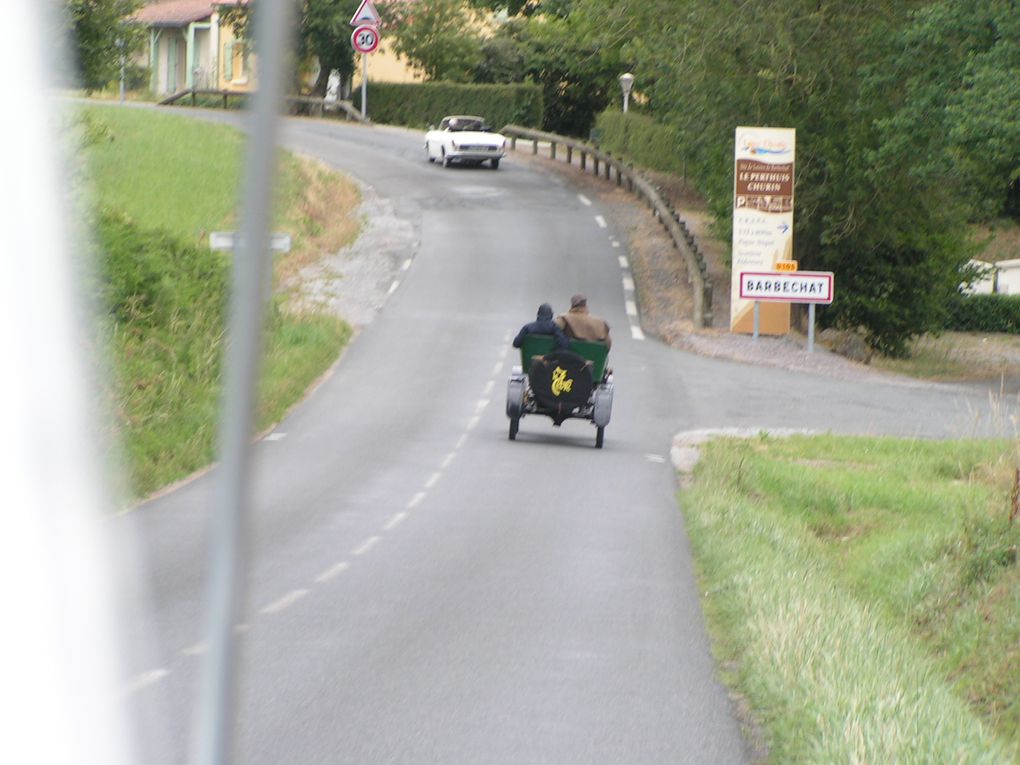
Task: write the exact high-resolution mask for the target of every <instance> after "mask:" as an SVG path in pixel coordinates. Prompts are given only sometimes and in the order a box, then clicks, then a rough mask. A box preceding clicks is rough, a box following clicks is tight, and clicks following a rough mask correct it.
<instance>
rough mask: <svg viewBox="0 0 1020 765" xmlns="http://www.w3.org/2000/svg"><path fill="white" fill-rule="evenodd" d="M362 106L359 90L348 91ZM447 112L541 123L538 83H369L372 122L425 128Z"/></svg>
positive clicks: (498, 122)
mask: <svg viewBox="0 0 1020 765" xmlns="http://www.w3.org/2000/svg"><path fill="white" fill-rule="evenodd" d="M351 95H352V99H353V101H354V105H355V106H356V107H357V108H358V109H360V108H361V90H360V89H356V90H355V91H354V93H352V94H351ZM448 114H473V115H477V116H480V117H484V118H485V120H486V122H488V124H489V125H491V126H492V127H494V128H496V129H499V128H501V127H503V126H504V125H507V124H511V123H512V124H514V125H523V126H525V127H540V126H541V125H542V89H541V88H540V87H539V86H538V85H532V84H514V85H461V84H456V83H447V82H422V83H384V82H380V83H377V84H373V83H371V82H370V83H369V84H368V116H369V118H370V119H372V121H373V122H381V123H384V124H387V125H404V126H406V127H413V128H421V129H425V128H427V127H428V126H429V125H437V124H439V120H441V119H442V118H443V117H445V116H446V115H448Z"/></svg>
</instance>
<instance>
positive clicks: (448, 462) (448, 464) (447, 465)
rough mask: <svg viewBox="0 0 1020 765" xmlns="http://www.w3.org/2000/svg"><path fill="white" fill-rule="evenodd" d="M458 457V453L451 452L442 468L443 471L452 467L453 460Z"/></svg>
mask: <svg viewBox="0 0 1020 765" xmlns="http://www.w3.org/2000/svg"><path fill="white" fill-rule="evenodd" d="M456 456H457V452H450V453H449V454H447V455H446V458H445V459H444V460H443V462H442V464H441V465H440V467H441V468H443V470H446V468H448V467H450V463H451V462H453V458H454V457H456Z"/></svg>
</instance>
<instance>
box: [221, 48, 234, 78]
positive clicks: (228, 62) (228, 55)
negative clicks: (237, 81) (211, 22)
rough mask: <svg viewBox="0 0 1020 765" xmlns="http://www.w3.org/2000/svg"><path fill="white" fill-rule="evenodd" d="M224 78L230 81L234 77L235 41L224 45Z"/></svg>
mask: <svg viewBox="0 0 1020 765" xmlns="http://www.w3.org/2000/svg"><path fill="white" fill-rule="evenodd" d="M223 79H225V80H227V81H228V82H229V81H230V80H232V79H234V43H232V42H228V43H227V44H226V45H224V46H223Z"/></svg>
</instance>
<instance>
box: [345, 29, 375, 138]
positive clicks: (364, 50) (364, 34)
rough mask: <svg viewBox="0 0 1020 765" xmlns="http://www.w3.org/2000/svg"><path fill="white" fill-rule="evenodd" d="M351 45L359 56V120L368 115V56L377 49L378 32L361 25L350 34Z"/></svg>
mask: <svg viewBox="0 0 1020 765" xmlns="http://www.w3.org/2000/svg"><path fill="white" fill-rule="evenodd" d="M351 45H352V46H353V47H354V50H356V51H358V53H360V54H361V119H362V120H364V119H365V117H366V116H367V114H368V109H367V104H368V54H369V53H371V52H372V51H374V50H375V49H376V48H378V47H379V30H378V29H376V28H375V26H373V25H372V24H361V25H360V26H358V27H357V28H356V29H355V30H354V32H352V33H351Z"/></svg>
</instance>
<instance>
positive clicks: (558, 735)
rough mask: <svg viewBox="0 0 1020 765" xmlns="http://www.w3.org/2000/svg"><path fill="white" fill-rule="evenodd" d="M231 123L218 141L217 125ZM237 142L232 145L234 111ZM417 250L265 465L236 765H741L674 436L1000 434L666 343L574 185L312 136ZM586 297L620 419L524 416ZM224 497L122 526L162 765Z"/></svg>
mask: <svg viewBox="0 0 1020 765" xmlns="http://www.w3.org/2000/svg"><path fill="white" fill-rule="evenodd" d="M204 116H205V117H206V118H209V117H210V115H208V114H206V115H204ZM212 118H215V119H233V118H232V117H230V116H229V115H213V116H212ZM284 135H285V143H286V145H287V146H288V147H289V148H292V149H296V150H299V151H301V152H302V153H305V154H309V155H312V156H315V157H317V158H319V159H320V160H322V161H323V162H325V163H326V164H328V165H331V166H333V167H336V168H338V169H340V170H343V171H345V172H348V173H350V174H351V175H353V176H355V177H357V178H359V179H360V180H361V181H362V182H364V183H367V184H369V185H371V186H372V187H373V189H374V190H375V192H376V193H377V194H378V195H379V196H380V197H382V198H385V199H386V200H387V202H388V204H391V205H392V209H393V210H394V211H395V214H396V215H398V216H400V217H402V218H403V219H405V220H406V221H407V222H408V223H409V225H410V230H411V231H413V232H414V235H413V237H411V239H410V240H409V243H408V252H407V258H408V259H409V260H410V264H409V266H408V267H407V268H406V269H404V270H401V271H399V273H398V277H397V280H396V281H395V282H394V286H393V289H392V293H391V295H390V297H389V298H388V300H387V303H386V305H385V306H384V308H383V309H382V310H381V311H380V312H379V314H378V315H377V316H376V317H375V319H374V320H373V321H372V322H371V323H370V324H369V325H368V326H366V327H365V328H364V329H363V331H362V332H361V333H360V334H359V335H358V337H357V338H356V340H355V341H354V342H353V344H352V345H351V347H350V348H349V349H348V351H347V352H346V353H345V355H344V357H343V358H342V360H341V361H340V362H339V363H338V364H337V366H336V367H335V369H334V372H333V374H332V375H331V376H330V377H329V379H327V380H326V381H325V382H324V383H323V384H322V385H321V387H319V388H318V390H317V391H316V392H315V393H314V395H312V396H310V397H309V398H308V399H307V400H306V401H304V402H303V403H302V404H301V405H299V406H298V407H296V408H295V410H294V411H293V412H292V413H291V414H290V416H289V417H288V418H287V419H286V420H285V421H284V422H282V423H280V425H279V426H278V427H277V428H276V429H275V431H274V432H273V433H272V434H271V435H270V436H269V437H268V438H266V439H264V440H263V441H261V442H259V443H258V444H257V445H256V447H255V449H256V453H257V458H256V467H257V477H256V479H255V483H254V486H253V488H254V491H253V497H254V502H253V507H252V508H251V520H252V559H251V566H250V573H249V580H248V581H249V607H248V610H247V613H248V618H247V619H246V621H245V623H244V624H243V625H239V630H241V631H242V634H243V638H242V645H243V655H242V661H243V688H242V695H241V698H242V703H241V706H240V709H239V712H238V716H237V727H236V731H237V747H238V757H237V761H238V762H245V763H274V764H275V763H281V762H293V763H335V762H357V763H468V762H471V763H475V762H477V763H567V762H569V763H587V762H591V763H636V762H648V763H652V762H654V763H658V762H712V763H741V762H746V761H747V759H748V753H747V747H746V745H745V743H744V741H743V739H742V737H741V732H740V726H739V724H738V723H737V721H736V718H735V715H734V710H733V708H732V706H731V703H730V700H729V698H728V696H727V694H726V692H725V690H724V688H723V687H722V686H721V685H720V683H719V681H718V679H717V676H716V668H715V666H714V662H713V659H712V656H711V653H710V650H709V644H708V640H707V637H706V635H705V631H704V625H703V621H702V617H701V613H700V610H699V605H698V591H697V583H696V579H695V575H694V570H693V566H692V562H691V559H690V554H689V550H688V547H687V542H686V538H685V535H684V530H683V521H682V516H681V514H680V512H679V511H678V509H677V504H676V498H675V491H676V480H675V475H674V472H673V469H672V467H671V466H670V464H669V449H670V443H671V438H672V436H673V434H674V433H676V432H677V431H680V430H687V429H695V428H709V427H727V426H739V427H799V428H812V429H817V430H823V431H826V430H831V431H834V432H847V433H852V432H862V433H873V434H901V435H917V436H923V437H950V436H956V435H981V434H987V433H989V432H991V431H992V430H994V429H995V428H996V427H998V426H1001V425H1003V424H1004V423H1007V422H1008V421H1009V417H1010V415H1011V411H1007V407H1005V406H1004V405H1003V404H1001V403H999V402H992V403H991V404H990V403H989V399H988V397H987V396H983V395H976V394H972V393H968V392H967V391H964V390H962V389H955V388H938V387H932V388H924V389H919V388H907V387H902V386H888V385H865V384H861V383H847V382H841V381H837V380H831V379H827V378H820V377H814V376H810V375H803V374H799V375H795V374H791V373H787V372H784V371H782V370H778V369H763V368H756V367H751V366H747V365H743V364H738V363H732V362H726V361H719V360H713V359H705V358H701V357H696V356H692V355H690V354H685V353H682V352H678V351H674V350H671V349H669V348H666V347H664V346H662V345H660V344H658V343H656V342H654V341H652V340H645V339H643V338H642V336H641V333H640V331H639V330H638V329H637V326H638V325H637V320H636V317H635V315H634V305H633V295H632V293H631V292H629V291H628V290H627V289H626V288H625V278H627V277H629V271H628V266H627V261H626V254H627V253H626V247H625V240H624V237H623V233H624V232H617V231H614V230H613V229H612V226H611V224H609V223H607V221H606V217H605V216H604V213H603V212H602V211H600V210H599V209H598V205H597V204H592V203H591V200H588V199H587V198H584V197H582V196H581V195H579V194H578V192H577V190H576V189H573V188H571V186H570V185H569V184H568V183H567V182H565V181H564V180H562V179H561V178H559V177H558V176H554V175H545V174H543V173H541V172H539V171H537V170H535V169H533V168H531V167H530V166H529V167H525V166H524V165H523V163H515V162H514V160H513V157H512V156H511V157H509V158H508V159H507V160H506V161H505V162H504V163H503V165H501V167H500V169H499V170H498V171H493V170H491V169H488V168H480V169H474V168H456V167H454V168H448V169H443V168H441V167H439V166H438V165H435V164H429V163H427V162H426V161H425V157H424V150H423V147H422V144H421V136H420V134H417V133H413V132H410V131H404V130H398V129H391V128H378V127H377V128H370V127H363V126H356V125H344V124H338V123H332V122H322V121H314V120H302V119H295V120H288V121H287V124H286V128H285V132H284ZM578 291H580V292H585V293H587V295H588V297H589V303H590V305H591V307H592V309H593V311H595V312H597V313H599V314H601V315H602V316H604V317H605V318H606V319H607V320H608V321H609V323H610V325H611V326H612V327H613V334H614V344H613V352H612V356H611V363H612V366H613V367H614V368H615V370H616V401H615V404H614V411H613V419H612V422H611V423H610V425H609V427H608V428H607V429H606V441H605V448H603V449H602V450H596V449H595V448H594V436H595V433H594V428H593V427H592V426H591V425H590V424H588V423H585V422H582V421H570V422H567V423H565V424H564V425H563V426H562V427H560V428H554V427H553V426H552V424H551V422H550V421H549V420H546V419H539V418H534V417H530V418H525V419H524V420H523V421H522V424H521V432H520V435H519V436H518V439H517V440H516V441H514V442H511V441H509V440H508V439H507V419H506V417H505V414H504V411H503V410H504V395H505V385H506V378H507V375H508V374H509V372H510V367H511V365H512V364H514V363H516V362H515V356H514V353H513V352H512V351H513V349H512V348H510V344H509V340H510V338H511V337H512V335H513V333H514V332H515V331H516V330H517V328H518V327H519V326H520V325H521V324H522V323H524V322H525V321H527V320H530V319H531V318H532V317H533V315H534V312H535V309H536V307H537V305H538V304H539V303H540V302H543V301H549V302H552V303H553V305H554V307H555V308H556V309H558V310H560V309H563V308H565V307H566V301H567V299H568V298H569V296H570V295H571V294H572V293H574V292H578ZM209 511H210V487H209V476H205V477H203V478H200V479H198V480H196V481H194V482H191V483H189V484H187V485H186V486H184V487H183V488H181V489H180V490H178V491H176V492H173V493H171V494H169V495H166V496H164V497H162V498H160V499H158V500H155V501H153V502H150V503H148V504H147V505H145V506H143V507H141V508H139V509H137V510H136V511H135V512H133V513H131V514H128V515H126V516H124V517H122V518H119V519H117V522H116V524H115V525H116V526H117V529H116V531H117V533H118V534H123V535H124V540H125V541H124V542H123V544H124V545H125V546H127V545H128V544H129V543H130V544H131V545H132V546H133V547H134V549H137V550H138V551H139V552H140V554H139V555H138V556H137V559H138V560H139V561H140V563H139V564H138V566H139V568H138V569H137V570H136V571H135V573H134V581H138V582H139V583H140V588H139V591H140V592H139V597H138V598H137V599H136V601H135V608H136V612H135V614H134V618H133V619H132V620H131V622H130V623H131V629H130V630H129V634H128V635H127V645H128V648H129V657H130V661H131V668H132V675H131V678H130V682H129V687H128V688H127V690H126V692H127V693H128V694H129V698H130V700H131V704H132V707H133V709H135V714H136V723H137V729H138V730H139V731H140V735H139V742H138V747H139V749H140V751H141V753H142V755H141V759H140V761H144V762H152V763H162V762H172V763H176V762H184V761H185V760H186V759H187V755H188V737H189V735H190V734H191V730H192V726H193V724H194V720H193V719H192V715H193V710H194V708H195V698H196V696H195V694H196V680H197V677H198V673H199V671H200V670H201V667H202V657H203V655H204V654H203V648H204V647H203V645H202V639H201V629H202V624H201V606H202V597H203V587H204V583H205V576H206V569H207V562H206V555H207V549H206V543H207V529H206V524H205V519H206V517H207V515H208V514H209Z"/></svg>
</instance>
